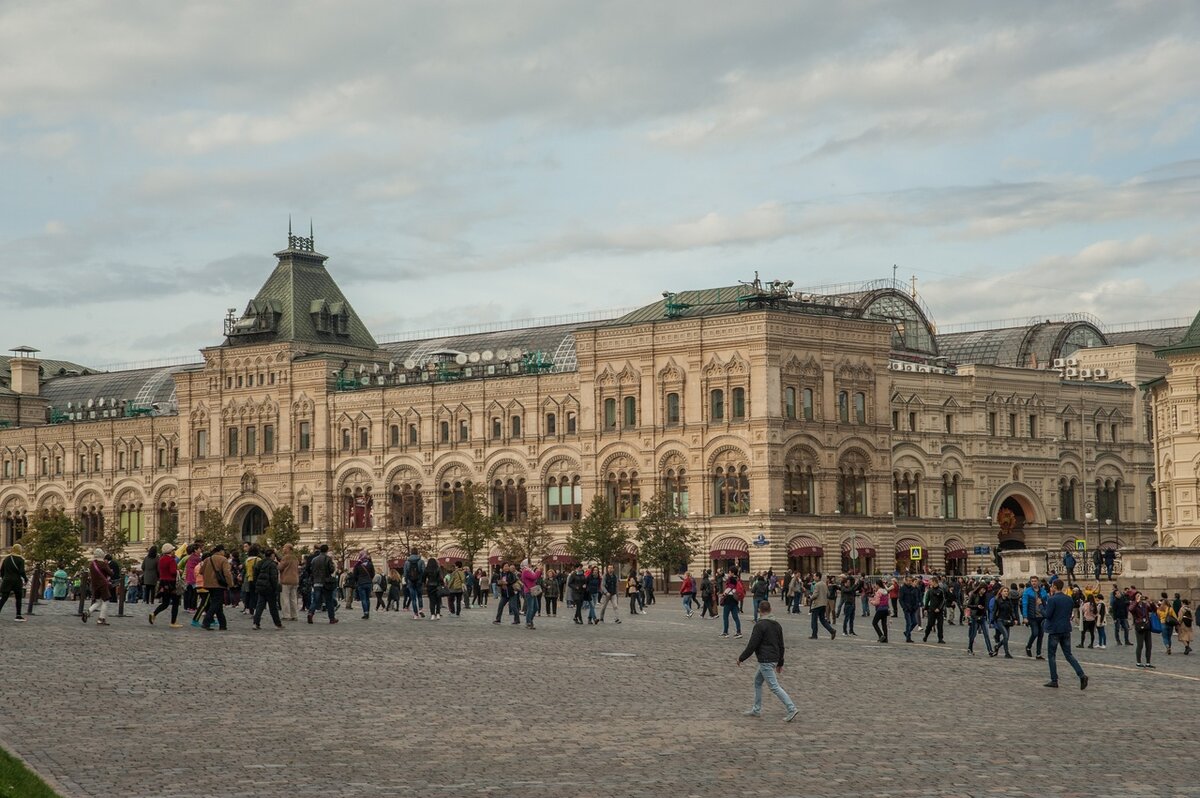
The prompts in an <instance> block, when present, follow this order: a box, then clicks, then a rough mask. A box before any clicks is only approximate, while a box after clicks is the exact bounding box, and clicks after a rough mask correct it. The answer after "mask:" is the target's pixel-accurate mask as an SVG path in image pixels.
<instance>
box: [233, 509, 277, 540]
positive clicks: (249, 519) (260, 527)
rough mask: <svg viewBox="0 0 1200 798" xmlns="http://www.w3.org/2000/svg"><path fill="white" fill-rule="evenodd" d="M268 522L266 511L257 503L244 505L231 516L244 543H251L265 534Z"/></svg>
mask: <svg viewBox="0 0 1200 798" xmlns="http://www.w3.org/2000/svg"><path fill="white" fill-rule="evenodd" d="M269 523H270V520H269V519H268V518H267V511H266V510H264V509H263V508H261V507H259V506H258V505H257V504H247V505H245V506H244V507H242V508H241V509H240V510H238V511H237V514H236V515H234V517H233V524H234V526H235V527H237V529H238V531H240V532H241V534H242V540H243V541H244V542H246V543H253V542H255V541H256V540H258V538H259V537H261V536H262V535H264V534H266V531H267V525H268V524H269Z"/></svg>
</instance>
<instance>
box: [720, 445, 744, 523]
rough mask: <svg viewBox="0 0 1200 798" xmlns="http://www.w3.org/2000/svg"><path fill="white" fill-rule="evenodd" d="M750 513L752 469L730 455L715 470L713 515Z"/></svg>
mask: <svg viewBox="0 0 1200 798" xmlns="http://www.w3.org/2000/svg"><path fill="white" fill-rule="evenodd" d="M749 512H750V469H749V468H748V467H747V466H746V465H745V464H744V463H741V462H739V461H738V460H737V459H736V457H735V456H734V455H733V454H732V453H729V454H727V455H726V456H725V457H723V458H722V459H721V460H720V461H718V462H717V464H716V466H715V468H714V469H713V514H714V515H745V514H747V513H749Z"/></svg>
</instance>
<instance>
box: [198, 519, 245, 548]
mask: <svg viewBox="0 0 1200 798" xmlns="http://www.w3.org/2000/svg"><path fill="white" fill-rule="evenodd" d="M196 538H197V539H198V540H200V541H201V542H202V543H203V544H204V546H205V548H209V549H211V548H212V547H213V546H215V545H217V544H218V543H220V544H222V545H224V546H225V551H227V552H236V551H238V550H240V549H241V547H242V536H241V535H240V534H238V531H237V529H236V528H235V527H234V526H233V524H227V523H225V519H223V518H221V513H220V511H218V510H205V511H204V512H202V513H200V526H199V527H198V528H197V529H196Z"/></svg>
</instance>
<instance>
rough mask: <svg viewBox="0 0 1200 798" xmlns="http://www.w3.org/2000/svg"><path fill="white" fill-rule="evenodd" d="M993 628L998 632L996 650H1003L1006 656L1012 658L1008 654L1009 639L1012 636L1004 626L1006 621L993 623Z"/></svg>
mask: <svg viewBox="0 0 1200 798" xmlns="http://www.w3.org/2000/svg"><path fill="white" fill-rule="evenodd" d="M992 628H993V629H995V630H996V637H997V640H996V650H1000V649H1001V648H1003V649H1004V656H1006V657H1009V656H1012V655H1011V654H1009V653H1008V638H1009V636H1010V635H1009V633H1008V627H1007V626H1006V625H1005V624H1004V621H1000V620H996V621H992Z"/></svg>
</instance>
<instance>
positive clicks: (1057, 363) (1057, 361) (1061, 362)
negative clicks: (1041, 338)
mask: <svg viewBox="0 0 1200 798" xmlns="http://www.w3.org/2000/svg"><path fill="white" fill-rule="evenodd" d="M1066 365H1067V361H1066V360H1065V359H1063V358H1061V357H1056V358H1054V368H1056V369H1061V368H1064V367H1065V366H1066Z"/></svg>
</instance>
